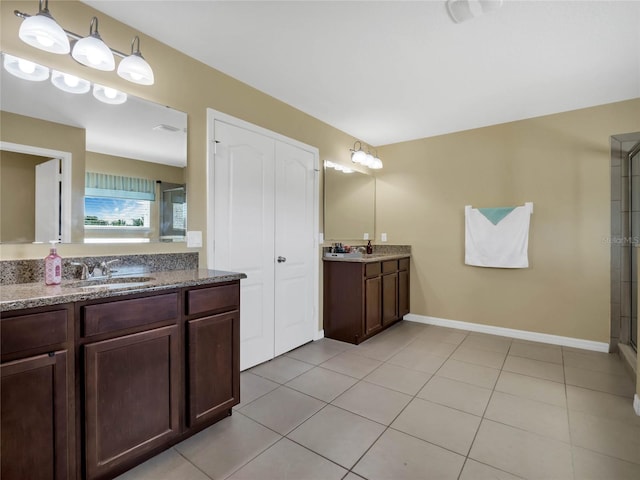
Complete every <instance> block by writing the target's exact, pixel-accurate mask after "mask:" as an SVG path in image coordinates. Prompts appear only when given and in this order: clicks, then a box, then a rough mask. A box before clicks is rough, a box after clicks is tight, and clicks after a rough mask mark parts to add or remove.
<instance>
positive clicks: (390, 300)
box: [382, 273, 398, 325]
mask: <svg viewBox="0 0 640 480" xmlns="http://www.w3.org/2000/svg"><path fill="white" fill-rule="evenodd" d="M397 319H398V274H397V273H392V274H389V275H383V276H382V324H383V325H388V324H389V323H391V322H393V321H394V320H397Z"/></svg>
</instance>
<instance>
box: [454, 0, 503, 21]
mask: <svg viewBox="0 0 640 480" xmlns="http://www.w3.org/2000/svg"><path fill="white" fill-rule="evenodd" d="M502 1H503V0H447V12H449V16H450V17H451V19H452V20H453V21H454V22H456V23H462V22H466V21H467V20H471V19H473V18H476V17H479V16H480V15H483V14H485V13H491V12H495V11H496V10H498V9H499V8H500V7H501V6H502Z"/></svg>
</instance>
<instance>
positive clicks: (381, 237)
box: [380, 233, 387, 242]
mask: <svg viewBox="0 0 640 480" xmlns="http://www.w3.org/2000/svg"><path fill="white" fill-rule="evenodd" d="M380 241H381V242H386V241H387V234H386V233H381V234H380Z"/></svg>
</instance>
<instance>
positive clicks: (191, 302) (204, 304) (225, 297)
mask: <svg viewBox="0 0 640 480" xmlns="http://www.w3.org/2000/svg"><path fill="white" fill-rule="evenodd" d="M185 304H186V308H187V312H186V313H187V315H197V314H199V313H205V312H226V311H229V310H237V309H238V308H240V286H239V285H238V284H237V283H236V284H233V285H221V286H216V287H208V288H197V289H194V290H189V291H187V301H186V302H185Z"/></svg>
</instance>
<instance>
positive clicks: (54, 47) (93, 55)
mask: <svg viewBox="0 0 640 480" xmlns="http://www.w3.org/2000/svg"><path fill="white" fill-rule="evenodd" d="M39 2H40V3H39V10H38V13H37V14H36V15H29V14H27V13H23V12H20V11H19V10H14V12H13V13H14V14H15V15H16V16H17V17H19V18H21V19H22V20H23V22H22V24H21V25H20V30H19V33H18V35H19V37H20V39H21V40H22V41H24V42H25V43H27V44H29V45H31V46H33V47H36V48H39V49H40V50H45V51H47V52H52V53H61V54H65V53H69V52H71V56H72V57H73V58H74V59H75V60H76V61H77V62H78V63H81V64H82V65H86V66H87V67H91V68H95V69H97V70H102V71H112V70H115V67H116V65H115V59H114V55H115V56H118V57H120V58H121V59H122V60H121V61H120V64H119V65H118V75H119V76H120V77H122V78H124V79H125V80H128V81H130V82H133V83H137V84H140V85H153V83H154V75H153V70H152V69H151V66H150V65H149V63H147V61H146V60H145V59H144V57H143V56H142V54H141V53H140V38H139V37H138V36H135V37H134V38H133V40H132V42H131V54H129V55H127V54H124V53H122V52H119V51H118V50H115V49H113V48H110V47H109V46H108V45H107V44H106V43H104V41H103V40H102V38H101V37H100V33H99V32H98V18H97V17H92V19H91V25H90V27H89V35H88V36H86V37H84V38H83V37H82V36H80V35H78V34H77V33H73V32H70V31H68V30H65V29H64V28H62V27H61V26H60V25H59V24H58V23H56V21H55V20H54V19H53V17H52V16H51V14H50V13H49V8H48V6H49V1H48V0H39ZM69 39H72V40H73V42H72V43H70V42H69ZM72 45H73V48H71V46H72Z"/></svg>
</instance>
